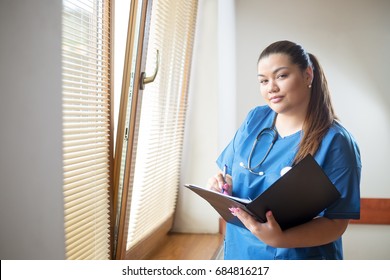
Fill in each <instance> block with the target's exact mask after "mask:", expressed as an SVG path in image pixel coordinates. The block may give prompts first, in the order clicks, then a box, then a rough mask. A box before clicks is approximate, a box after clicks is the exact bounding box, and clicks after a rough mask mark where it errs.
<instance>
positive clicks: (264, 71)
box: [257, 54, 312, 115]
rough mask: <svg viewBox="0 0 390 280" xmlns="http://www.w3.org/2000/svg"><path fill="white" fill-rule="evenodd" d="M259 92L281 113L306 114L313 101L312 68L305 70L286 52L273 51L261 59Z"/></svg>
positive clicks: (259, 65)
mask: <svg viewBox="0 0 390 280" xmlns="http://www.w3.org/2000/svg"><path fill="white" fill-rule="evenodd" d="M257 71H258V79H259V82H260V92H261V95H262V96H263V98H264V100H265V101H266V102H267V104H268V105H269V106H270V107H271V109H273V110H274V111H275V112H276V113H278V114H289V115H294V114H306V110H307V107H308V104H309V100H310V88H309V87H308V86H309V85H310V84H311V81H312V70H311V68H310V67H308V68H307V69H306V70H305V71H302V70H301V69H300V68H299V67H298V65H295V64H292V63H291V61H290V59H289V56H288V55H285V54H271V55H269V56H267V57H264V58H262V59H261V60H260V61H259V64H258V67H257Z"/></svg>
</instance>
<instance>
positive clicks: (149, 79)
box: [139, 50, 160, 90]
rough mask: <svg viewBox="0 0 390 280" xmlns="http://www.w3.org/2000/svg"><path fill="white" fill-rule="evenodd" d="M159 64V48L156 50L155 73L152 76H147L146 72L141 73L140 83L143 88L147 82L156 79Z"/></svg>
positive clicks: (142, 88)
mask: <svg viewBox="0 0 390 280" xmlns="http://www.w3.org/2000/svg"><path fill="white" fill-rule="evenodd" d="M159 64H160V57H159V52H158V50H157V52H156V68H155V69H154V73H153V75H152V76H150V77H147V76H146V73H145V72H142V73H141V81H140V85H139V86H140V89H141V90H144V89H145V85H146V84H149V83H152V82H153V81H154V79H155V78H156V76H157V73H158V66H159Z"/></svg>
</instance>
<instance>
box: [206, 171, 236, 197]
mask: <svg viewBox="0 0 390 280" xmlns="http://www.w3.org/2000/svg"><path fill="white" fill-rule="evenodd" d="M206 187H207V188H208V189H210V190H213V191H216V192H220V193H224V194H227V195H232V177H231V176H230V175H226V182H225V180H224V178H223V174H222V172H218V173H217V174H215V176H213V177H211V178H210V179H209V180H208V181H207V185H206Z"/></svg>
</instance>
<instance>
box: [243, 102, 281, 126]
mask: <svg viewBox="0 0 390 280" xmlns="http://www.w3.org/2000/svg"><path fill="white" fill-rule="evenodd" d="M273 115H275V112H274V111H272V109H271V108H270V107H269V106H267V105H265V106H257V107H255V108H253V109H251V110H250V111H249V113H248V115H247V116H246V119H245V123H246V124H249V123H250V122H252V121H255V122H257V123H261V122H264V121H266V120H268V119H273V117H272V116H273Z"/></svg>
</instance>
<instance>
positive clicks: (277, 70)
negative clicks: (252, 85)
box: [257, 66, 288, 77]
mask: <svg viewBox="0 0 390 280" xmlns="http://www.w3.org/2000/svg"><path fill="white" fill-rule="evenodd" d="M283 69H288V67H287V66H282V67H279V68H276V69H275V70H274V71H272V74H275V73H277V72H279V71H280V70H283ZM257 77H265V76H264V75H262V74H257Z"/></svg>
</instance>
